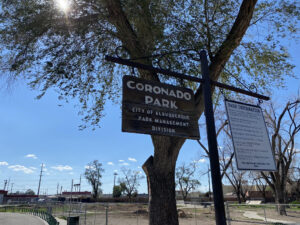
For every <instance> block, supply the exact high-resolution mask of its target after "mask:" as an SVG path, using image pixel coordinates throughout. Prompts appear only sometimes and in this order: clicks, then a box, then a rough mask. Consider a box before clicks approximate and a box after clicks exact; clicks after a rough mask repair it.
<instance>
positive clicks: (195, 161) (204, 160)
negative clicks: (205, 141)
mask: <svg viewBox="0 0 300 225" xmlns="http://www.w3.org/2000/svg"><path fill="white" fill-rule="evenodd" d="M193 162H194V163H205V162H206V159H204V158H203V159H199V160H194V161H193Z"/></svg>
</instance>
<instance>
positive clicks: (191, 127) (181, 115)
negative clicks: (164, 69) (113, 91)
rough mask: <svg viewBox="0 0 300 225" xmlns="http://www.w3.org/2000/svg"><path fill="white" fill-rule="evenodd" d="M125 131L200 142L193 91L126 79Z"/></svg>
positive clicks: (124, 90) (141, 80) (130, 78)
mask: <svg viewBox="0 0 300 225" xmlns="http://www.w3.org/2000/svg"><path fill="white" fill-rule="evenodd" d="M122 131H123V132H133V133H143V134H153V135H165V136H175V137H184V138H190V139H199V137H200V136H199V127H198V120H197V116H196V111H195V102H194V93H193V91H192V90H191V89H187V88H182V87H176V86H173V85H168V84H163V83H159V82H153V81H148V80H144V79H140V78H137V77H133V76H124V77H123V99H122Z"/></svg>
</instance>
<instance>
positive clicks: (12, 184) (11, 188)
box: [10, 183, 14, 194]
mask: <svg viewBox="0 0 300 225" xmlns="http://www.w3.org/2000/svg"><path fill="white" fill-rule="evenodd" d="M13 186H14V183H11V187H10V194H12V190H13Z"/></svg>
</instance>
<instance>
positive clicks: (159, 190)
mask: <svg viewBox="0 0 300 225" xmlns="http://www.w3.org/2000/svg"><path fill="white" fill-rule="evenodd" d="M143 169H144V170H145V172H146V174H147V182H148V192H149V224H151V225H178V224H179V223H178V215H177V207H176V194H175V167H174V168H170V169H169V170H168V171H167V170H165V169H164V170H161V169H160V168H158V167H157V168H155V167H154V166H153V157H152V156H151V157H149V159H148V160H147V161H146V162H145V164H144V166H143Z"/></svg>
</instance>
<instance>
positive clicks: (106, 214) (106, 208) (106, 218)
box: [105, 205, 108, 225]
mask: <svg viewBox="0 0 300 225" xmlns="http://www.w3.org/2000/svg"><path fill="white" fill-rule="evenodd" d="M105 225H108V205H106V207H105Z"/></svg>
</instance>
